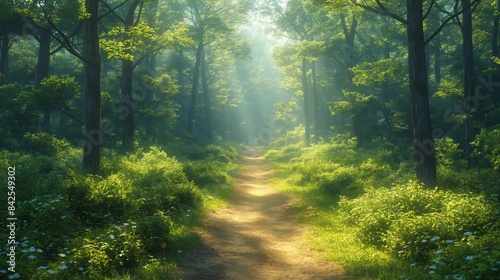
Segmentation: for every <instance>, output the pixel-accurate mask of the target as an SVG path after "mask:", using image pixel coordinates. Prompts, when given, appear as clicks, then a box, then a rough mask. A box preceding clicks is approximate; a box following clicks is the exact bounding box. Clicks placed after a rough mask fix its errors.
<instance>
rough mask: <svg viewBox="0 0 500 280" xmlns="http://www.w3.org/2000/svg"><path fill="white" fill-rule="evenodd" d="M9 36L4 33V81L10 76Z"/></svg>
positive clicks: (0, 61)
mask: <svg viewBox="0 0 500 280" xmlns="http://www.w3.org/2000/svg"><path fill="white" fill-rule="evenodd" d="M9 42H10V40H9V34H8V32H6V31H4V32H3V33H2V49H1V51H0V74H2V75H3V80H5V77H7V75H8V74H9Z"/></svg>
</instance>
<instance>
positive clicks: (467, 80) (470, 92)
mask: <svg viewBox="0 0 500 280" xmlns="http://www.w3.org/2000/svg"><path fill="white" fill-rule="evenodd" d="M462 9H463V10H464V13H463V20H462V37H463V49H464V106H465V115H466V116H465V117H466V120H465V141H466V143H465V156H466V158H467V163H468V167H469V168H472V167H474V165H475V159H474V157H473V156H472V153H473V151H474V147H473V146H472V142H473V141H474V140H475V138H476V129H475V127H474V120H473V117H472V115H471V109H472V108H473V107H474V106H476V105H477V104H476V103H475V94H474V49H473V48H474V47H473V45H472V8H470V0H462Z"/></svg>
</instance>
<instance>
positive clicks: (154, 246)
mask: <svg viewBox="0 0 500 280" xmlns="http://www.w3.org/2000/svg"><path fill="white" fill-rule="evenodd" d="M173 225H174V222H173V221H172V219H171V217H170V216H168V215H166V214H165V213H163V212H162V211H157V212H156V213H155V214H153V215H152V216H147V217H145V218H142V219H141V220H139V222H138V224H137V233H138V235H139V236H140V237H141V239H142V240H143V243H144V246H145V247H144V248H145V250H146V252H149V253H152V254H157V253H160V252H162V251H164V250H165V249H166V248H167V246H170V231H171V228H172V227H173Z"/></svg>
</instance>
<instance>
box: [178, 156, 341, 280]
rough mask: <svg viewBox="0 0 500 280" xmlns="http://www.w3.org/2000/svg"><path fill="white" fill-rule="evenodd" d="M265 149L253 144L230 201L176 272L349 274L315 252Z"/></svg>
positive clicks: (234, 277)
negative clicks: (274, 178) (279, 186)
mask: <svg viewBox="0 0 500 280" xmlns="http://www.w3.org/2000/svg"><path fill="white" fill-rule="evenodd" d="M262 151H263V149H261V148H249V149H248V150H247V151H246V153H245V155H244V156H243V164H244V166H243V167H242V168H241V170H240V172H239V175H238V177H237V178H236V184H235V190H234V193H233V195H232V197H231V199H230V206H229V207H228V208H225V209H219V210H217V211H216V213H211V214H209V215H207V217H206V218H204V219H203V221H202V228H204V229H205V230H203V231H201V232H200V233H199V234H200V236H201V240H202V245H201V246H200V247H199V248H197V249H196V250H193V251H192V252H189V253H187V254H186V256H185V257H184V258H183V259H182V260H181V264H180V267H179V268H178V269H177V270H176V271H175V272H174V275H175V277H177V278H178V279H183V280H225V279H228V280H242V279H248V280H279V279H348V277H347V276H345V274H344V272H343V271H342V269H341V268H340V267H339V266H337V265H335V264H333V263H331V262H328V261H325V260H323V259H322V258H321V257H319V256H318V254H317V253H316V252H313V251H311V250H310V249H309V248H308V246H307V241H306V240H305V238H304V235H305V233H306V230H307V229H306V228H304V226H303V225H300V224H299V223H298V221H297V219H296V218H295V217H294V216H293V215H292V213H290V211H289V210H288V207H287V205H288V204H289V203H291V202H293V201H297V199H295V198H293V197H291V196H290V195H288V194H284V193H281V192H278V191H277V190H275V189H274V188H273V187H272V186H271V185H270V184H269V183H268V180H269V178H271V176H272V174H271V171H270V170H271V168H270V166H268V165H266V163H265V162H264V159H263V158H262V157H259V155H261V154H262Z"/></svg>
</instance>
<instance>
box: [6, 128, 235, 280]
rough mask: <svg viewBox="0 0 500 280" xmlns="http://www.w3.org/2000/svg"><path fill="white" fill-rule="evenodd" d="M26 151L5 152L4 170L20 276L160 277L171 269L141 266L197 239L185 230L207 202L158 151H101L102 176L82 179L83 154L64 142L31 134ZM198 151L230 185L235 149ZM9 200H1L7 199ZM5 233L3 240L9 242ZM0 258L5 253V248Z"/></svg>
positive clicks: (174, 163)
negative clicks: (10, 187) (10, 172)
mask: <svg viewBox="0 0 500 280" xmlns="http://www.w3.org/2000/svg"><path fill="white" fill-rule="evenodd" d="M21 146H23V147H26V150H29V151H31V152H33V154H24V153H20V152H8V151H2V152H0V167H1V168H3V169H4V170H7V167H8V166H12V165H14V164H15V166H16V186H18V187H17V188H16V201H17V205H16V206H17V209H16V215H17V217H18V226H19V227H18V229H17V232H18V234H19V236H22V237H24V238H25V240H23V242H22V244H21V245H20V246H21V247H20V251H18V255H17V260H18V261H19V263H18V267H16V271H18V273H19V274H20V275H21V276H22V277H24V276H25V275H28V274H29V275H34V276H33V277H35V278H37V279H53V278H57V279H96V278H99V279H101V278H102V277H112V275H114V274H116V273H117V272H120V274H123V273H125V274H128V273H131V275H134V274H135V272H134V271H136V270H137V271H138V272H137V275H149V276H148V279H155V278H156V277H158V276H157V275H155V276H154V277H153V276H152V274H154V273H155V272H158V273H159V272H168V271H170V270H171V268H170V267H169V266H166V265H159V264H154V265H153V264H151V263H148V264H147V265H146V266H147V267H148V269H146V268H144V269H143V268H138V266H139V265H140V264H144V263H146V259H147V254H150V255H151V254H155V255H156V254H164V253H166V254H169V253H170V252H172V251H173V250H174V248H184V247H183V246H184V245H182V243H183V242H185V243H186V242H187V243H189V242H190V244H192V242H193V240H194V239H195V238H194V237H193V236H191V235H189V234H187V233H186V231H187V226H191V225H192V222H193V221H195V220H196V218H197V217H198V216H199V212H200V206H202V199H203V198H206V197H210V196H209V195H207V194H206V191H205V190H200V189H199V188H198V187H197V186H196V185H195V184H194V183H193V182H191V180H192V179H191V178H189V177H188V176H186V174H185V173H184V169H185V166H187V165H189V164H190V162H186V163H184V162H180V161H178V160H177V159H176V158H174V157H169V156H167V154H166V153H165V152H164V151H162V150H161V149H160V148H157V147H151V148H150V149H149V151H148V152H143V151H142V150H138V151H137V152H135V153H132V154H129V155H126V156H122V155H119V154H118V153H116V152H115V151H113V150H108V149H104V150H103V153H102V155H103V163H104V173H103V174H102V175H99V176H85V175H82V173H81V169H80V168H81V167H80V165H81V161H80V159H81V150H79V149H75V148H72V147H71V146H70V145H69V144H68V143H66V142H65V141H63V140H59V139H56V138H54V137H52V136H50V135H48V134H45V133H37V134H26V136H25V137H24V140H23V141H22V142H21ZM228 147H229V146H228ZM38 149H40V150H38ZM200 150H201V151H202V152H201V153H202V154H203V155H204V156H203V157H205V158H204V159H202V160H199V161H195V164H200V165H201V164H202V163H210V162H211V161H213V162H214V163H215V164H212V165H211V167H210V168H211V170H213V171H215V170H217V171H218V172H220V173H219V174H220V176H221V178H224V184H225V185H227V184H228V183H229V182H230V177H229V175H228V174H227V173H226V172H229V171H230V170H233V169H234V168H235V166H236V165H235V163H234V161H236V160H237V151H236V149H235V148H234V147H233V148H230V149H227V150H226V149H223V148H221V146H216V145H213V146H210V147H204V148H200ZM217 168H220V170H219V169H217ZM222 170H223V171H224V172H223V171H222ZM206 172H207V174H206V176H207V178H208V176H212V174H208V173H209V171H208V170H207V171H206ZM0 179H1V180H4V179H5V174H2V175H0ZM203 180H205V179H203ZM221 180H222V179H221ZM27 186H29V187H27ZM5 195H6V193H4V194H3V195H2V194H0V197H1V198H2V199H4V200H6V197H5ZM55 229H57V230H55ZM5 233H6V232H5V231H3V232H0V237H1V238H2V239H5V240H7V237H6V235H5ZM190 246H192V245H190ZM176 250H177V249H176ZM0 253H2V254H6V251H5V249H4V248H0ZM5 268H6V264H3V265H2V266H1V267H0V271H1V270H2V269H5ZM0 273H2V272H0ZM150 276H151V277H152V278H151V277H150ZM166 277H169V276H168V275H166V276H164V278H166ZM162 279H163V278H162Z"/></svg>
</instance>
